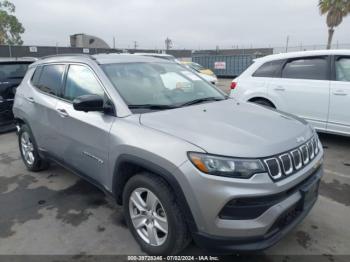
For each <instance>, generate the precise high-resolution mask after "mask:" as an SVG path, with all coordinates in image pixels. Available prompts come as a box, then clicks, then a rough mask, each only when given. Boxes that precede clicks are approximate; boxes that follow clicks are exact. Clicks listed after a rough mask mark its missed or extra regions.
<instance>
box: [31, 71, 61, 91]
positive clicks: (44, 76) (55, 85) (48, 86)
mask: <svg viewBox="0 0 350 262" xmlns="http://www.w3.org/2000/svg"><path fill="white" fill-rule="evenodd" d="M64 70H65V65H45V66H43V67H42V69H41V74H40V78H39V80H38V81H37V83H36V84H35V86H36V87H37V88H38V89H40V90H41V91H43V92H45V93H48V94H51V95H58V94H59V92H60V88H61V86H62V80H63V74H64Z"/></svg>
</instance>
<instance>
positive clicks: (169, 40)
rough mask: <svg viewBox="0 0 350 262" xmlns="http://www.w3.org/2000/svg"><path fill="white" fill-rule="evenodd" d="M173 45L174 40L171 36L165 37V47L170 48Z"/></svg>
mask: <svg viewBox="0 0 350 262" xmlns="http://www.w3.org/2000/svg"><path fill="white" fill-rule="evenodd" d="M172 47H173V41H171V39H170V38H169V37H167V38H166V39H165V49H166V50H169V49H170V48H172Z"/></svg>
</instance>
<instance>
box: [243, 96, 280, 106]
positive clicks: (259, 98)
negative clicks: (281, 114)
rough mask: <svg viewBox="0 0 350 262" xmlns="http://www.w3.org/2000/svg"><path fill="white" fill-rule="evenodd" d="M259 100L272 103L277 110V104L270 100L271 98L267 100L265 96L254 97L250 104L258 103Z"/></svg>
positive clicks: (249, 100) (250, 99)
mask: <svg viewBox="0 0 350 262" xmlns="http://www.w3.org/2000/svg"><path fill="white" fill-rule="evenodd" d="M258 100H264V101H266V102H268V103H270V104H271V105H272V106H273V107H274V108H277V106H276V103H275V102H274V101H272V99H269V98H266V97H263V96H254V97H252V98H249V99H248V102H252V103H254V102H255V101H258Z"/></svg>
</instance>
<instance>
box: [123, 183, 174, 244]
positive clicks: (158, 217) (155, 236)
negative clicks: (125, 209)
mask: <svg viewBox="0 0 350 262" xmlns="http://www.w3.org/2000/svg"><path fill="white" fill-rule="evenodd" d="M129 212H130V218H131V221H132V224H133V226H134V228H135V230H136V232H137V234H138V235H139V236H140V237H141V239H142V240H143V241H145V242H146V243H147V244H149V245H151V246H161V245H162V244H164V242H165V241H166V239H167V236H168V219H167V215H166V212H165V210H164V208H163V205H162V203H161V202H160V200H159V199H158V197H157V196H156V195H155V194H154V193H152V192H151V191H150V190H149V189H146V188H137V189H135V190H134V191H133V192H132V193H131V195H130V198H129Z"/></svg>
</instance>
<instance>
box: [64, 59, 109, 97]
mask: <svg viewBox="0 0 350 262" xmlns="http://www.w3.org/2000/svg"><path fill="white" fill-rule="evenodd" d="M82 95H99V96H102V97H104V91H103V88H102V87H101V85H100V83H99V82H98V81H97V79H96V77H95V75H94V74H93V72H92V71H91V70H90V69H89V68H87V67H85V66H80V65H71V66H69V70H68V75H67V81H66V88H65V90H64V98H66V99H68V100H71V101H72V100H74V99H75V98H77V97H79V96H82Z"/></svg>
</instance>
